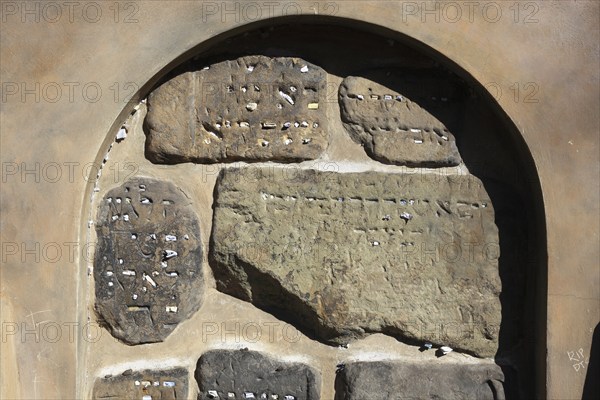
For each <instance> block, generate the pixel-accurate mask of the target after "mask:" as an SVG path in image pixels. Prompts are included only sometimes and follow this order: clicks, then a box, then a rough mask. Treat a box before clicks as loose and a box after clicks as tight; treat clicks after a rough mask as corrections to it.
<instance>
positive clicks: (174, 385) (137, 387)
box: [93, 368, 188, 400]
mask: <svg viewBox="0 0 600 400" xmlns="http://www.w3.org/2000/svg"><path fill="white" fill-rule="evenodd" d="M187 397H188V372H187V370H186V369H184V368H173V369H168V370H163V371H159V370H143V371H135V372H133V371H131V370H127V371H125V372H123V373H122V374H121V375H114V376H113V375H107V376H105V377H104V378H99V379H97V380H96V383H95V385H94V393H93V398H94V399H141V400H175V399H185V398H187Z"/></svg>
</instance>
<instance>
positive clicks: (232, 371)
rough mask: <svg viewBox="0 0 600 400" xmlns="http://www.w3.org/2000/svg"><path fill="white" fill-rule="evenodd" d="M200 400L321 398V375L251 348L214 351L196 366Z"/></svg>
mask: <svg viewBox="0 0 600 400" xmlns="http://www.w3.org/2000/svg"><path fill="white" fill-rule="evenodd" d="M195 376H196V380H197V381H198V387H199V394H198V399H199V400H208V399H256V400H259V399H260V400H265V399H268V400H318V399H319V398H320V396H319V391H320V385H321V383H320V377H319V375H318V373H316V372H315V371H314V370H313V369H312V368H310V367H308V366H306V365H304V364H301V363H290V362H282V361H277V360H275V359H273V358H271V357H270V356H267V355H264V354H261V353H259V352H255V351H248V350H212V351H209V352H207V353H205V354H203V355H202V357H200V360H198V366H197V368H196V373H195Z"/></svg>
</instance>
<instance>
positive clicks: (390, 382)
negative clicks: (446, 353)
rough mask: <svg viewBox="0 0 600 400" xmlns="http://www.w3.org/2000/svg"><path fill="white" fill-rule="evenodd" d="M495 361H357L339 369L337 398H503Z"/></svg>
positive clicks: (500, 377) (502, 377)
mask: <svg viewBox="0 0 600 400" xmlns="http://www.w3.org/2000/svg"><path fill="white" fill-rule="evenodd" d="M503 381H504V375H503V373H502V370H501V369H500V367H499V366H497V365H494V364H435V363H432V362H428V363H414V362H392V361H390V362H383V361H380V362H355V363H350V364H346V365H344V366H343V367H341V368H340V369H339V370H338V374H337V377H336V383H335V386H336V395H335V400H423V399H438V400H503V399H504V389H503V386H502V384H503Z"/></svg>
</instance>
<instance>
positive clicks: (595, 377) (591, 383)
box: [582, 323, 600, 400]
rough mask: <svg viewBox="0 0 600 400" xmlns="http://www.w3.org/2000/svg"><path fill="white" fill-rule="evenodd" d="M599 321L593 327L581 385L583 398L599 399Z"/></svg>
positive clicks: (585, 399) (584, 399)
mask: <svg viewBox="0 0 600 400" xmlns="http://www.w3.org/2000/svg"><path fill="white" fill-rule="evenodd" d="M599 377H600V323H598V325H596V329H594V336H593V338H592V349H591V350H590V363H589V364H588V370H587V375H586V376H585V384H584V385H583V396H582V399H583V400H596V399H600V378H599Z"/></svg>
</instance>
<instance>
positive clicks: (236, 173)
mask: <svg viewBox="0 0 600 400" xmlns="http://www.w3.org/2000/svg"><path fill="white" fill-rule="evenodd" d="M497 258H498V231H497V228H496V225H495V224H494V212H493V209H492V207H491V203H490V200H489V198H488V196H487V194H486V192H485V190H484V188H483V186H482V184H481V182H480V181H479V180H478V179H477V178H475V177H473V176H459V175H452V176H442V175H438V174H387V173H377V172H366V173H345V174H338V173H329V172H319V171H315V170H298V169H296V170H293V171H292V170H290V169H289V168H288V169H279V168H274V169H273V168H270V169H267V168H245V169H226V170H223V171H222V175H221V176H220V178H219V181H218V183H217V187H216V199H215V212H214V222H213V231H212V235H211V253H210V260H211V264H212V266H213V269H214V272H215V277H216V280H217V287H218V289H219V290H221V291H223V292H225V293H228V294H231V295H233V296H236V297H239V298H241V299H243V300H246V301H251V302H252V303H254V304H255V305H257V306H258V307H261V308H263V309H265V310H267V311H269V312H272V313H273V314H275V315H277V316H278V317H279V318H282V319H285V320H288V321H290V322H292V323H294V324H296V326H298V327H299V328H300V329H302V330H303V331H304V332H305V333H307V334H309V335H314V336H315V337H317V338H319V339H321V340H323V341H325V342H327V343H344V342H346V341H347V340H349V339H352V338H356V337H361V336H363V335H364V334H366V333H372V332H384V333H387V334H390V335H393V336H395V337H398V338H402V339H404V340H408V341H420V340H427V341H431V342H433V343H437V344H440V345H443V344H447V345H450V346H452V347H454V348H455V349H462V350H465V351H467V352H470V353H473V354H476V355H480V356H492V355H494V354H495V352H496V350H497V344H498V327H499V326H500V319H501V313H500V301H499V298H498V296H499V293H500V290H501V283H500V278H499V276H498V260H497Z"/></svg>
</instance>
